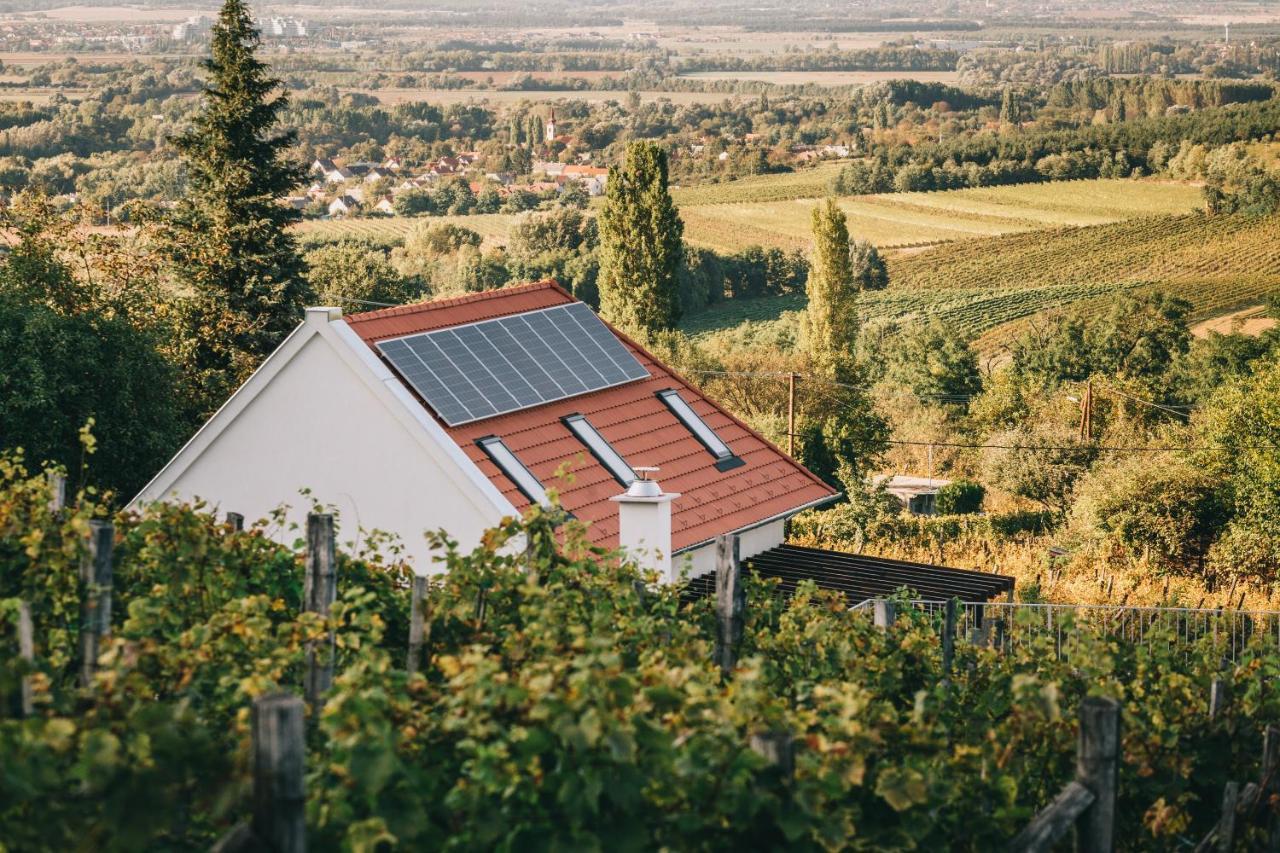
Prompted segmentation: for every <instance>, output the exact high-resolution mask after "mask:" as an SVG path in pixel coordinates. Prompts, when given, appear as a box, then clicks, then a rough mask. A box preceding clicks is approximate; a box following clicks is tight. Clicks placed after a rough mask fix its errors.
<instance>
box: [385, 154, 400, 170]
mask: <svg viewBox="0 0 1280 853" xmlns="http://www.w3.org/2000/svg"><path fill="white" fill-rule="evenodd" d="M401 165H402V164H401V162H400V158H399V157H388V158H387V159H385V160H383V161H382V168H383V169H386V170H387V171H388V172H398V171H400V167H401Z"/></svg>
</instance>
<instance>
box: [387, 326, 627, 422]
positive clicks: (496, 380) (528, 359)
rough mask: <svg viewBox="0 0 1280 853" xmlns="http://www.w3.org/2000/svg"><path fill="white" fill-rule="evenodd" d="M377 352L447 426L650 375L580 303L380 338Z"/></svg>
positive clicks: (585, 392) (561, 398)
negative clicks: (412, 333)
mask: <svg viewBox="0 0 1280 853" xmlns="http://www.w3.org/2000/svg"><path fill="white" fill-rule="evenodd" d="M378 349H379V350H380V351H381V352H382V354H383V355H384V356H386V358H387V360H388V361H390V362H391V364H392V366H394V367H395V369H396V370H397V371H398V372H399V373H400V375H401V376H403V377H404V379H405V381H406V382H408V383H409V384H410V385H411V386H412V387H413V388H414V390H416V391H417V392H418V393H419V394H421V395H422V398H423V399H424V400H426V401H427V403H428V404H429V405H430V406H431V408H433V409H435V411H436V414H438V415H439V416H440V417H441V418H442V419H443V420H444V422H445V423H447V424H448V425H449V426H458V425H459V424H465V423H470V422H471V421H478V420H482V419H484V418H491V417H494V416H496V415H503V414H506V413H507V412H515V411H519V410H520V409H527V408H530V407H532V406H540V405H542V404H543V403H550V402H553V401H555V400H563V399H565V398H567V397H576V396H577V395H579V394H587V393H589V392H591V391H599V390H601V389H603V388H611V387H613V386H614V385H622V384H624V383H626V382H633V381H635V380H637V379H645V378H647V377H648V376H649V372H648V371H647V370H645V368H644V367H643V366H642V365H641V364H640V362H639V361H637V360H636V357H635V356H633V355H632V354H631V353H630V352H629V351H628V350H627V348H626V347H625V346H623V344H622V341H620V340H618V338H617V336H615V335H614V334H613V333H612V332H610V331H609V329H608V328H607V327H606V326H605V324H604V323H602V322H601V321H600V318H599V317H597V316H596V315H595V313H594V312H593V311H592V310H591V309H590V308H588V307H587V306H586V305H584V304H582V303H581V302H574V303H570V304H568V305H557V306H555V307H554V308H544V309H542V310H540V311H529V312H526V313H524V314H514V315H512V316H510V317H499V318H497V319H496V320H485V321H483V322H480V323H471V324H468V325H465V326H453V327H451V328H448V329H439V330H437V331H434V332H424V333H422V334H418V335H410V336H408V337H404V338H395V339H394V340H387V341H381V342H380V343H379V344H378Z"/></svg>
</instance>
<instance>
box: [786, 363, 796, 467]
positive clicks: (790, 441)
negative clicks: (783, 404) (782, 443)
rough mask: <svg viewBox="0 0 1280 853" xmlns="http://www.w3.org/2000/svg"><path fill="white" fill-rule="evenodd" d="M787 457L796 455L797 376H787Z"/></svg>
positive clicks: (793, 374)
mask: <svg viewBox="0 0 1280 853" xmlns="http://www.w3.org/2000/svg"><path fill="white" fill-rule="evenodd" d="M787 455H788V456H791V457H793V458H794V457H795V455H796V375H795V373H788V374H787Z"/></svg>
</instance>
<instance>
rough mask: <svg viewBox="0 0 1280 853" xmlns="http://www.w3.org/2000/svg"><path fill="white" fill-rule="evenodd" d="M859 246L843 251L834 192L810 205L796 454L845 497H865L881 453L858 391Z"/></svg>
mask: <svg viewBox="0 0 1280 853" xmlns="http://www.w3.org/2000/svg"><path fill="white" fill-rule="evenodd" d="M868 259H869V253H868V252H867V251H866V250H865V248H859V247H857V246H855V247H854V251H853V252H851V251H850V243H849V226H848V222H847V221H846V219H845V215H844V211H842V210H841V209H840V207H839V205H837V204H836V202H835V199H832V198H828V199H827V200H826V201H824V202H823V203H822V204H819V205H818V206H817V207H815V208H814V209H813V255H812V257H811V258H810V264H809V280H808V282H807V284H806V287H805V290H806V292H807V294H808V297H809V305H808V308H807V310H806V311H805V314H804V316H803V317H802V318H801V338H802V343H803V346H804V349H805V352H806V353H807V355H808V357H809V373H810V376H811V377H812V380H810V381H808V383H807V384H808V385H809V386H813V387H809V388H808V389H807V390H806V393H805V400H804V402H803V404H802V408H803V409H804V415H803V423H802V426H801V428H800V430H799V431H800V433H801V448H800V458H801V461H803V462H804V463H805V464H806V465H813V466H816V467H814V468H813V469H811V470H814V471H815V472H817V473H818V474H819V476H821V477H823V479H825V480H827V482H829V483H831V485H833V486H835V487H837V488H843V489H844V491H845V493H846V495H847V496H848V498H849V500H850V501H853V502H855V503H859V502H863V503H865V504H866V505H865V507H864V508H865V509H867V510H868V511H870V510H871V509H872V508H873V507H874V501H871V502H866V501H864V498H865V497H866V476H867V473H868V472H869V471H870V470H871V469H872V468H873V467H874V465H875V464H876V462H877V460H878V459H879V458H880V456H881V455H882V454H883V453H884V451H885V448H886V447H887V446H888V445H887V444H886V442H887V440H888V437H889V436H888V426H887V424H886V423H885V422H884V420H883V419H882V418H880V416H879V415H877V414H876V412H875V408H874V407H873V406H872V405H871V402H870V401H869V400H868V399H867V397H866V396H865V395H864V394H863V393H862V391H861V390H860V387H859V386H861V385H862V384H863V381H864V380H863V376H862V371H861V370H860V369H859V367H858V361H857V353H856V351H855V347H856V344H857V339H858V327H859V323H858V294H859V292H860V291H861V289H862V285H863V283H864V280H866V281H867V282H874V283H876V284H878V281H875V278H876V277H875V276H874V275H873V274H869V272H868V271H869V269H870V267H871V266H874V265H869V264H868Z"/></svg>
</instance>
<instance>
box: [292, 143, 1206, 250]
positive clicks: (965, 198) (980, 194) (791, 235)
mask: <svg viewBox="0 0 1280 853" xmlns="http://www.w3.org/2000/svg"><path fill="white" fill-rule="evenodd" d="M839 168H840V165H839V164H837V163H828V164H823V165H820V166H818V167H815V168H813V169H805V170H801V171H798V172H791V173H787V174H781V175H762V176H760V177H756V178H744V179H742V180H738V181H731V182H728V183H724V184H709V185H705V186H698V187H689V188H677V189H676V190H675V191H674V192H673V196H674V197H675V200H676V203H677V204H678V205H679V206H680V215H681V217H682V218H683V219H684V222H685V239H686V240H687V241H688V242H689V243H691V244H693V245H696V246H703V247H707V248H712V249H716V250H718V251H722V252H735V251H739V250H741V249H744V248H746V247H748V246H752V245H762V246H777V247H779V248H783V249H807V248H808V247H809V228H810V224H809V213H810V210H812V208H813V206H814V204H815V203H816V198H817V197H820V196H821V195H822V194H823V192H824V191H825V188H826V186H827V184H828V183H829V181H830V180H831V178H832V177H833V176H834V175H835V173H836V172H837V171H838V170H839ZM1201 204H1202V202H1201V198H1200V191H1199V190H1198V189H1196V188H1195V187H1192V186H1188V185H1185V184H1174V183H1161V182H1155V181H1128V180H1096V181H1068V182H1059V183H1044V184H1022V185H1016V186H1006V187H984V188H980V189H969V190H953V191H950V192H935V193H886V194H883V195H875V196H857V197H850V198H843V199H841V200H840V206H841V208H843V209H844V211H845V213H846V214H847V215H848V217H849V231H850V233H851V234H852V235H853V236H854V237H856V238H858V239H861V240H870V241H871V242H872V243H875V244H876V245H877V246H880V247H882V248H902V247H911V246H923V245H933V244H936V243H949V242H959V241H968V240H974V239H979V238H984V237H995V236H999V235H1003V234H1010V233H1018V232H1025V231H1035V230H1038V229H1045V228H1056V227H1060V226H1064V225H1099V224H1104V223H1108V222H1117V221H1120V220H1124V219H1130V218H1133V217H1138V216H1151V215H1159V214H1175V213H1188V212H1190V211H1192V210H1196V209H1199V208H1200V206H1201ZM513 219H514V216H513V215H512V214H491V215H474V216H449V217H435V218H404V217H384V218H377V219H340V220H327V221H309V222H305V223H303V224H301V225H299V226H298V230H297V233H298V234H299V236H300V237H302V239H303V240H304V241H306V242H315V241H329V240H340V239H344V238H348V237H352V238H360V239H365V240H370V241H373V242H378V243H384V244H385V243H390V242H399V241H401V240H403V239H404V237H405V235H406V234H408V233H409V231H410V230H411V229H412V228H413V226H414V225H415V224H417V223H420V222H453V223H455V224H458V225H464V226H466V227H467V228H471V229H473V230H475V231H478V232H480V234H481V235H482V236H483V237H484V238H485V239H486V241H487V242H489V243H490V244H495V245H496V244H501V243H504V242H505V241H506V236H507V230H508V228H509V227H510V224H511V222H512V220H513Z"/></svg>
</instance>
